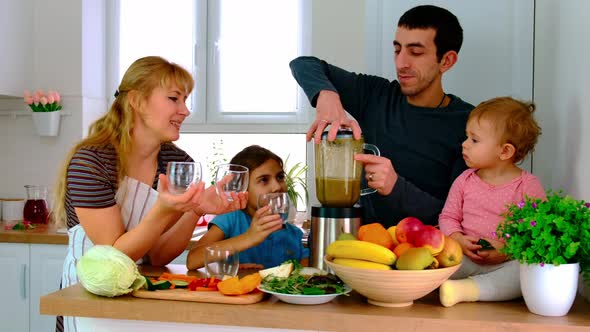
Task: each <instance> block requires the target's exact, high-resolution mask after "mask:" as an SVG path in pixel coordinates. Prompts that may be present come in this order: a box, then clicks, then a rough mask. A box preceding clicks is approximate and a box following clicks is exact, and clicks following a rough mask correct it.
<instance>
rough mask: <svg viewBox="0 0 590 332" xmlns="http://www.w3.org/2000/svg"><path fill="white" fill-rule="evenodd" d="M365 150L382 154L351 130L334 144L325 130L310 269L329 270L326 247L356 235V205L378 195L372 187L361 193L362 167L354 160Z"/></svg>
mask: <svg viewBox="0 0 590 332" xmlns="http://www.w3.org/2000/svg"><path fill="white" fill-rule="evenodd" d="M365 150H366V151H369V152H372V153H373V154H375V155H377V156H379V155H380V152H379V149H378V148H377V147H376V146H374V145H371V144H365V143H364V139H363V138H362V137H361V139H359V140H355V139H354V137H353V136H352V131H351V130H350V129H340V130H338V133H337V134H336V139H335V140H334V141H332V142H329V141H328V132H327V131H326V132H324V133H322V140H321V142H320V143H319V144H316V145H315V185H316V196H317V198H318V201H319V202H320V203H321V206H312V208H311V227H310V228H311V229H310V234H309V240H308V243H309V248H310V252H311V256H310V260H309V262H310V263H309V264H310V266H314V267H317V268H320V269H323V270H324V269H326V268H327V266H326V264H325V263H324V254H325V250H326V247H327V246H328V245H329V244H330V243H332V242H333V241H335V240H336V239H337V238H338V236H339V235H340V234H341V233H351V234H353V235H354V236H357V232H358V229H359V227H360V225H361V215H362V207H360V206H358V205H356V204H357V202H358V200H359V198H360V196H363V195H368V194H372V193H374V192H376V190H374V189H371V188H365V189H362V190H361V177H362V174H363V164H362V163H361V162H358V161H356V160H354V155H355V154H358V153H364V151H365Z"/></svg>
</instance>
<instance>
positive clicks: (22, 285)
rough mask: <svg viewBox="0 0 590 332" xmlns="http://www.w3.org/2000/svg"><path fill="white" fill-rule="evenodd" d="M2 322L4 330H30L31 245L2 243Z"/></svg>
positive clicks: (8, 331) (9, 331) (0, 248)
mask: <svg viewBox="0 0 590 332" xmlns="http://www.w3.org/2000/svg"><path fill="white" fill-rule="evenodd" d="M0 271H2V279H3V282H1V283H0V294H1V295H0V296H1V299H2V300H1V302H0V322H2V325H3V327H2V331H6V332H13V331H14V332H22V331H28V330H29V297H30V294H29V292H28V275H29V245H28V244H21V243H2V244H0Z"/></svg>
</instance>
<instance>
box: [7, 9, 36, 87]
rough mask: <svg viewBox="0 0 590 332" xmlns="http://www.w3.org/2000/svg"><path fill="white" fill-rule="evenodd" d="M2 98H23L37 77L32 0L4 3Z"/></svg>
mask: <svg viewBox="0 0 590 332" xmlns="http://www.w3.org/2000/svg"><path fill="white" fill-rule="evenodd" d="M0 22H2V26H3V27H4V28H2V30H0V45H2V46H1V47H2V55H1V56H0V95H5V96H22V93H23V90H24V89H32V87H31V86H30V84H31V81H32V77H33V74H32V73H33V72H32V70H33V45H34V43H33V28H34V22H35V20H34V10H33V1H32V0H2V1H0Z"/></svg>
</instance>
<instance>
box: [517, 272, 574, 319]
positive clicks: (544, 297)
mask: <svg viewBox="0 0 590 332" xmlns="http://www.w3.org/2000/svg"><path fill="white" fill-rule="evenodd" d="M579 273H580V264H578V263H575V264H562V265H559V266H555V265H553V264H545V265H543V266H541V265H539V264H521V265H520V288H521V290H522V297H523V298H524V301H525V303H526V306H527V308H528V309H529V311H530V312H532V313H534V314H537V315H542V316H564V315H566V314H567V313H568V311H569V310H570V308H571V307H572V304H573V303H574V299H575V298H576V293H577V290H578V274H579Z"/></svg>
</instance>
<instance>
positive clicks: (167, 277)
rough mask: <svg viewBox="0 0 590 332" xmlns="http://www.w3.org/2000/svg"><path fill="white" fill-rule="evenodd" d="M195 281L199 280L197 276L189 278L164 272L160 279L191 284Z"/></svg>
mask: <svg viewBox="0 0 590 332" xmlns="http://www.w3.org/2000/svg"><path fill="white" fill-rule="evenodd" d="M195 279H198V278H197V277H196V276H188V275H184V274H173V273H168V272H164V273H162V274H161V275H160V276H159V277H158V280H168V281H170V280H183V281H186V282H191V281H193V280H195Z"/></svg>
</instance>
